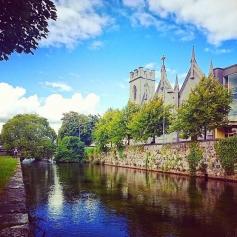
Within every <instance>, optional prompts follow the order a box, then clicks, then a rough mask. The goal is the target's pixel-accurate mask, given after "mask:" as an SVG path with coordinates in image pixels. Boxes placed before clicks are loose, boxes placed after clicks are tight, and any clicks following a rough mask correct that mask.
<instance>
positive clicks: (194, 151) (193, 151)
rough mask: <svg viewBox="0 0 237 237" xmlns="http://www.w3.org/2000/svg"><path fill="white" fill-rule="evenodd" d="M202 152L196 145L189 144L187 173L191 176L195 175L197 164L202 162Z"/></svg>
mask: <svg viewBox="0 0 237 237" xmlns="http://www.w3.org/2000/svg"><path fill="white" fill-rule="evenodd" d="M202 158H203V155H202V150H201V149H200V147H199V145H198V144H197V143H191V145H190V152H189V154H188V156H187V159H188V164H189V171H190V173H191V175H195V173H196V170H197V166H198V164H199V162H200V161H201V160H202Z"/></svg>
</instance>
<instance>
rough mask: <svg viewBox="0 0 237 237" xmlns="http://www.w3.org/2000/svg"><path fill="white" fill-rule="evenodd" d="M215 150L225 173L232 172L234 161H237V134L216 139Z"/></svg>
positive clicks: (229, 173)
mask: <svg viewBox="0 0 237 237" xmlns="http://www.w3.org/2000/svg"><path fill="white" fill-rule="evenodd" d="M215 150H216V153H217V155H218V157H219V159H220V162H221V166H222V167H223V169H224V170H225V172H226V174H227V175H232V174H234V168H235V163H237V136H235V137H228V138H225V139H223V140H220V141H218V142H217V143H216V145H215Z"/></svg>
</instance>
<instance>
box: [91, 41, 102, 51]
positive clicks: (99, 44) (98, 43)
mask: <svg viewBox="0 0 237 237" xmlns="http://www.w3.org/2000/svg"><path fill="white" fill-rule="evenodd" d="M103 46H104V43H103V42H102V41H100V40H95V41H93V42H92V43H91V45H90V47H89V48H90V49H92V50H96V49H101V48H102V47H103Z"/></svg>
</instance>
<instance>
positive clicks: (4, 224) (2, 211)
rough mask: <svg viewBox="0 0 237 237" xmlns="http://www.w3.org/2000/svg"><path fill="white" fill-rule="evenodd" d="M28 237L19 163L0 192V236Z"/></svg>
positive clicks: (26, 213)
mask: <svg viewBox="0 0 237 237" xmlns="http://www.w3.org/2000/svg"><path fill="white" fill-rule="evenodd" d="M6 236H8V237H11V236H12V237H29V236H31V234H30V228H29V219H28V212H27V208H26V197H25V187H24V183H23V178H22V171H21V164H20V161H19V160H18V164H17V170H16V172H15V174H14V176H13V177H12V178H11V180H10V182H9V184H8V186H7V187H6V188H5V189H4V190H3V192H2V193H1V194H0V237H6Z"/></svg>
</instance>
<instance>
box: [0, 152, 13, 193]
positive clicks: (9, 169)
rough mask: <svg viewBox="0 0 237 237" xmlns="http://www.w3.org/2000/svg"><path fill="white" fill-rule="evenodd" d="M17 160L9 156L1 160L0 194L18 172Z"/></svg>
mask: <svg viewBox="0 0 237 237" xmlns="http://www.w3.org/2000/svg"><path fill="white" fill-rule="evenodd" d="M16 164H17V160H16V159H13V158H12V157H9V156H3V157H1V159H0V192H1V190H2V189H3V188H4V187H5V185H6V183H7V182H8V180H9V178H10V177H11V176H12V175H13V173H14V171H15V170H16Z"/></svg>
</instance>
